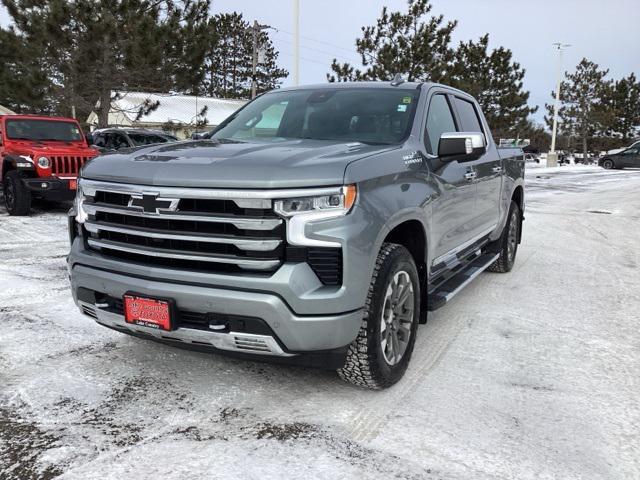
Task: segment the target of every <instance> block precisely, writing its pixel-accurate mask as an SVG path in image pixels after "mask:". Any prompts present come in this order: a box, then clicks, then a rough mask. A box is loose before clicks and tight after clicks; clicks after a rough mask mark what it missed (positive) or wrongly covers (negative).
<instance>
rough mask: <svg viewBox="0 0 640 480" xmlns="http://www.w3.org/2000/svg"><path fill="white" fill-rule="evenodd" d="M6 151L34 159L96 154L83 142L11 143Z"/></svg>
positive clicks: (91, 155)
mask: <svg viewBox="0 0 640 480" xmlns="http://www.w3.org/2000/svg"><path fill="white" fill-rule="evenodd" d="M7 151H9V152H10V153H13V154H16V155H28V156H30V157H33V158H36V157H41V156H44V157H46V156H52V155H77V156H79V155H82V156H87V157H93V156H95V155H97V154H98V152H97V151H96V150H94V149H93V148H90V147H87V145H86V144H84V143H83V142H75V143H74V142H69V143H67V142H30V141H11V142H10V143H9V142H8V144H7Z"/></svg>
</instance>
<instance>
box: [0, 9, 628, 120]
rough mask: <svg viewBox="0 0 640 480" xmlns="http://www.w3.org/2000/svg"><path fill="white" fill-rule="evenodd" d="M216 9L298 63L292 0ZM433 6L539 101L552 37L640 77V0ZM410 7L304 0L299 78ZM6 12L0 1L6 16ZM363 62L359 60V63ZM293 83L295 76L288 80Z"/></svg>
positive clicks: (549, 72) (615, 74)
mask: <svg viewBox="0 0 640 480" xmlns="http://www.w3.org/2000/svg"><path fill="white" fill-rule="evenodd" d="M212 3H213V7H212V9H213V11H214V12H230V11H234V10H236V11H240V12H242V13H243V15H244V16H245V17H246V19H247V20H254V19H256V20H258V21H259V22H261V23H263V24H268V25H270V26H272V27H274V28H276V29H277V31H275V32H273V33H272V38H273V39H274V41H275V44H276V47H277V48H278V50H279V51H280V64H281V65H282V66H283V67H285V68H287V69H288V70H289V71H291V69H292V63H293V56H292V52H293V44H292V40H293V36H292V34H291V33H292V32H293V14H292V0H213V2H212ZM432 4H433V6H434V8H433V13H436V14H443V15H444V16H445V19H457V20H458V27H457V29H456V31H455V33H454V41H455V42H456V43H457V42H458V41H460V40H468V39H477V38H478V37H479V36H481V35H483V34H484V33H487V32H488V33H489V38H490V41H491V46H492V47H496V46H500V45H502V46H505V47H507V48H510V49H511V50H512V51H513V54H514V59H515V60H516V61H518V62H519V63H520V64H521V65H522V66H524V68H526V70H527V74H526V76H525V80H524V81H525V87H526V88H527V89H528V90H529V91H530V92H531V97H530V103H531V104H533V105H540V110H539V111H538V113H536V114H535V115H534V118H535V119H536V120H538V121H541V120H542V115H543V111H544V108H543V106H544V102H546V101H549V94H550V92H551V90H553V88H554V85H555V72H556V65H557V64H556V52H555V50H554V49H553V46H552V43H554V42H556V41H561V42H563V43H570V44H571V45H572V47H570V48H569V49H568V50H567V51H566V52H565V57H564V58H565V60H564V66H565V68H569V69H571V68H573V67H574V66H575V65H576V64H577V63H578V62H579V61H580V59H581V58H582V57H587V58H588V59H590V60H592V61H594V62H596V63H598V64H599V65H600V66H601V67H606V68H608V69H609V70H610V76H611V77H612V78H619V77H621V76H623V75H627V74H629V73H631V72H632V71H633V72H635V73H636V76H638V77H640V0H432ZM384 5H387V6H388V7H389V8H390V9H392V10H403V11H404V10H405V9H406V1H405V0H300V31H301V35H302V36H303V38H302V39H301V50H300V55H301V61H300V78H301V83H303V84H304V83H318V82H324V81H325V74H326V73H327V72H328V71H329V65H330V64H331V59H332V58H334V57H336V58H338V59H339V60H340V61H349V62H352V63H357V62H358V56H357V55H356V54H355V45H354V41H355V38H356V37H357V36H358V35H359V33H360V27H361V26H363V25H371V24H373V23H374V22H375V20H376V18H377V17H378V15H379V13H380V11H381V9H382V7H383V6H384ZM7 22H8V19H7V14H6V11H4V9H0V24H2V25H6V24H7ZM358 65H359V63H358ZM290 83H291V78H289V79H287V80H286V81H285V85H288V84H290Z"/></svg>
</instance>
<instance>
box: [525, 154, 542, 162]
mask: <svg viewBox="0 0 640 480" xmlns="http://www.w3.org/2000/svg"><path fill="white" fill-rule="evenodd" d="M524 161H525V162H534V163H540V158H539V157H538V156H537V155H534V154H533V153H525V154H524Z"/></svg>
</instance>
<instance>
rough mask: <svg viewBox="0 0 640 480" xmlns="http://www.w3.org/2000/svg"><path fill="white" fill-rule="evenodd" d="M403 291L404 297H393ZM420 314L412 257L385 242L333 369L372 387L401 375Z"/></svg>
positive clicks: (417, 283) (385, 386) (349, 380)
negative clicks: (356, 327)
mask: <svg viewBox="0 0 640 480" xmlns="http://www.w3.org/2000/svg"><path fill="white" fill-rule="evenodd" d="M407 288H409V290H407ZM404 292H408V293H407V295H406V298H405V300H404V301H403V302H402V303H400V302H397V301H396V300H400V299H402V298H404V297H405V296H404V295H403V293H404ZM396 295H398V296H399V297H400V299H398V298H397V297H396ZM394 297H395V299H394ZM397 303H400V304H399V305H398V304H397ZM419 316H420V282H419V277H418V270H417V268H416V264H415V262H414V260H413V257H412V256H411V254H410V253H409V251H408V250H407V249H406V248H405V247H403V246H402V245H398V244H395V243H385V244H383V245H382V248H381V249H380V253H378V258H377V259H376V266H375V269H374V271H373V276H372V278H371V283H370V285H369V293H368V295H367V302H366V305H365V309H364V316H363V319H362V325H361V327H360V331H359V332H358V336H357V337H356V339H355V340H354V341H353V342H352V343H351V345H350V346H349V349H348V351H347V358H346V362H345V365H344V367H342V368H341V369H339V370H338V375H339V376H340V378H342V379H343V380H345V381H347V382H350V383H352V384H354V385H358V386H361V387H366V388H370V389H375V390H379V389H383V388H387V387H390V386H391V385H393V384H394V383H396V382H397V381H398V380H400V379H401V378H402V376H403V375H404V373H405V371H406V370H407V366H408V365H409V360H410V359H411V354H412V352H413V346H414V345H415V341H416V333H417V329H418V321H419ZM383 324H384V325H385V327H384V330H383ZM383 336H384V337H385V338H383ZM403 339H404V341H403Z"/></svg>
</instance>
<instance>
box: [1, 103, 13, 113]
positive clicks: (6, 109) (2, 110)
mask: <svg viewBox="0 0 640 480" xmlns="http://www.w3.org/2000/svg"><path fill="white" fill-rule="evenodd" d="M15 113H16V112H13V111H11V110H9V109H8V108H7V107H3V106H2V105H0V115H15Z"/></svg>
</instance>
